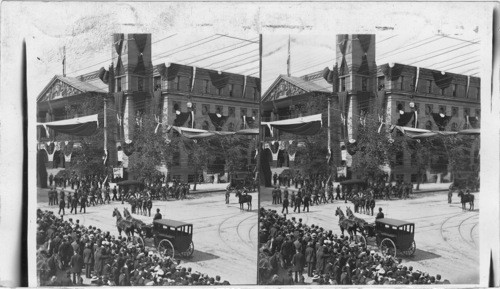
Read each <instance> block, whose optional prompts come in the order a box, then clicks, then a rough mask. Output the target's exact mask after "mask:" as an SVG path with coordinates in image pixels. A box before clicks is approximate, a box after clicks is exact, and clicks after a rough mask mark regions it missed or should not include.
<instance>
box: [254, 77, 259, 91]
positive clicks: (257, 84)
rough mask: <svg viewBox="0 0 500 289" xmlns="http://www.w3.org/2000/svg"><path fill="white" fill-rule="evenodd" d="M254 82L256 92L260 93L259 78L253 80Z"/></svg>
mask: <svg viewBox="0 0 500 289" xmlns="http://www.w3.org/2000/svg"><path fill="white" fill-rule="evenodd" d="M254 81H255V87H257V90H258V91H260V78H254Z"/></svg>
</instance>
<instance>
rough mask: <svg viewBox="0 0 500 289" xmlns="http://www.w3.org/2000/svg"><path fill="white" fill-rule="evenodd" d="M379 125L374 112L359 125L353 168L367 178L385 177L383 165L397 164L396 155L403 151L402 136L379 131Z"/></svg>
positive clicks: (377, 178)
mask: <svg viewBox="0 0 500 289" xmlns="http://www.w3.org/2000/svg"><path fill="white" fill-rule="evenodd" d="M378 127H379V123H378V118H376V116H375V114H373V113H369V114H367V115H366V121H365V122H364V125H361V124H360V125H359V127H358V135H357V139H356V143H357V149H355V153H354V155H353V163H352V170H353V171H355V172H357V173H359V174H361V175H362V179H365V180H379V179H381V178H383V177H384V176H385V174H386V172H384V170H383V167H384V166H386V165H389V166H390V167H393V166H395V165H396V160H395V156H396V155H397V154H399V153H401V152H402V151H403V148H402V147H401V144H402V143H403V142H402V140H401V139H400V138H396V139H394V138H391V137H390V134H389V133H388V132H386V131H384V130H381V131H380V133H379V132H378ZM346 141H347V140H346ZM346 145H349V144H346Z"/></svg>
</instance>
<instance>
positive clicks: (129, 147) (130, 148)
mask: <svg viewBox="0 0 500 289" xmlns="http://www.w3.org/2000/svg"><path fill="white" fill-rule="evenodd" d="M134 152H135V147H134V143H133V142H130V143H126V142H124V143H123V153H124V154H125V155H126V156H130V155H131V154H133V153H134Z"/></svg>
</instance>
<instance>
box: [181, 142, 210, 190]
mask: <svg viewBox="0 0 500 289" xmlns="http://www.w3.org/2000/svg"><path fill="white" fill-rule="evenodd" d="M207 146H208V141H207V140H205V139H200V140H189V139H186V140H185V141H184V146H183V148H184V151H185V152H186V154H187V155H188V161H189V162H188V165H189V167H190V168H192V169H193V171H194V176H195V177H194V187H193V190H194V191H196V185H197V183H198V179H199V174H200V171H203V170H205V169H206V168H207V164H208V163H209V162H210V161H213V159H214V157H213V155H212V154H210V152H209V150H208V147H207Z"/></svg>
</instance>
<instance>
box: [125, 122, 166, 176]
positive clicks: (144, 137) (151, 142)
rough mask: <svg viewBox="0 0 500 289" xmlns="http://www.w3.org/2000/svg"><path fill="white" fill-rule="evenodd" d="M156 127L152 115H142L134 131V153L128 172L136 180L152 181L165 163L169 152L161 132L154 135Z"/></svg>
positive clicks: (130, 159)
mask: <svg viewBox="0 0 500 289" xmlns="http://www.w3.org/2000/svg"><path fill="white" fill-rule="evenodd" d="M156 125H157V123H156V121H155V119H154V115H153V114H144V115H142V117H141V120H140V121H139V125H137V127H136V129H135V131H134V135H133V138H132V140H133V143H134V147H135V152H134V153H132V155H131V156H130V157H129V172H130V173H131V174H132V175H133V176H135V177H136V178H138V179H146V180H153V179H154V178H155V177H156V176H158V174H159V171H158V167H159V166H161V165H162V164H165V163H166V162H167V158H168V156H169V152H170V151H171V150H170V148H171V144H168V143H167V139H166V138H165V135H164V134H162V132H161V130H159V131H158V132H156V133H155V128H156Z"/></svg>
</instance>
